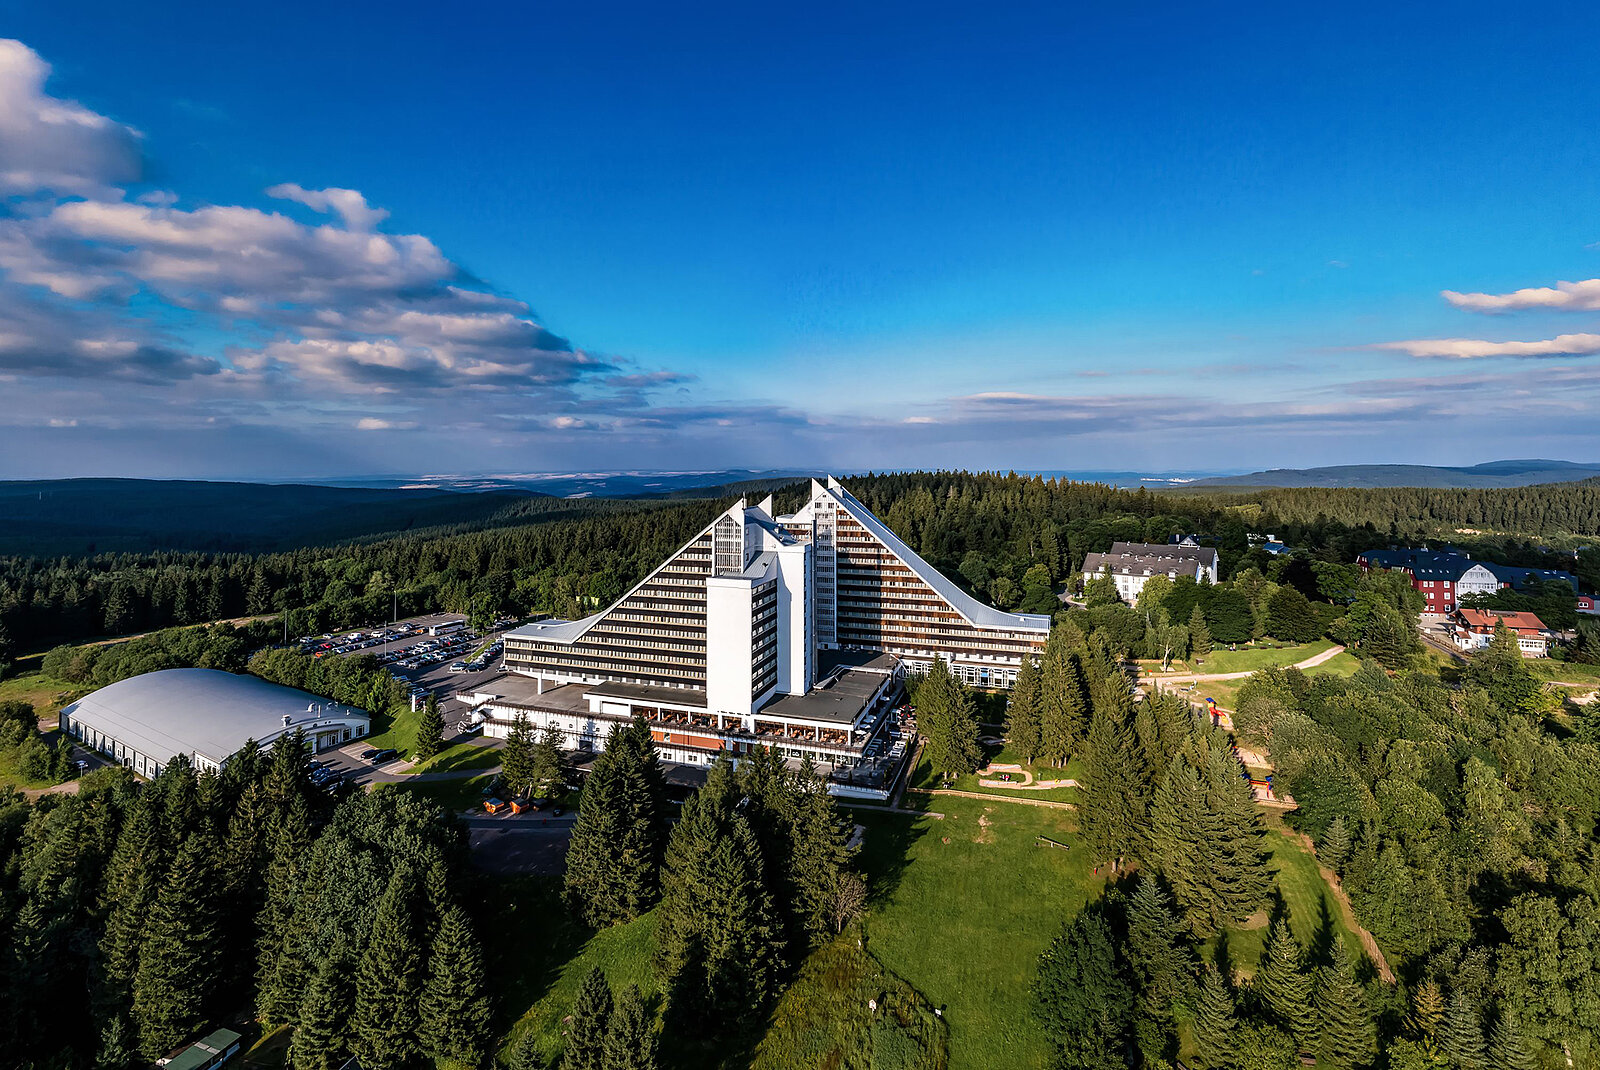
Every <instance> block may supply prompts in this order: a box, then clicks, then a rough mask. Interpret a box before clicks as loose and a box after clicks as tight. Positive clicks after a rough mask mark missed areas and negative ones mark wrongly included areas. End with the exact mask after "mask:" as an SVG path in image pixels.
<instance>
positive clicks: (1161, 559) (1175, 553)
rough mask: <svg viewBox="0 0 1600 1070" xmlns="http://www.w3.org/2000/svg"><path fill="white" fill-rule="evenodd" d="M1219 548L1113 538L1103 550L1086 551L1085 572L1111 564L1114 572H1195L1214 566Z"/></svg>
mask: <svg viewBox="0 0 1600 1070" xmlns="http://www.w3.org/2000/svg"><path fill="white" fill-rule="evenodd" d="M1216 565H1217V551H1216V548H1215V547H1211V546H1175V545H1172V544H1170V543H1149V542H1114V543H1112V544H1111V549H1110V550H1109V551H1108V552H1106V553H1103V554H1094V553H1091V554H1085V555H1084V557H1083V571H1084V573H1085V574H1086V575H1087V574H1090V573H1096V574H1097V573H1099V572H1101V571H1102V570H1104V569H1106V568H1109V569H1110V570H1111V572H1112V574H1113V575H1121V576H1165V575H1167V574H1168V573H1169V572H1175V573H1181V574H1183V575H1186V576H1192V575H1193V574H1194V572H1195V570H1196V569H1197V568H1198V567H1200V566H1204V567H1206V568H1215V567H1216Z"/></svg>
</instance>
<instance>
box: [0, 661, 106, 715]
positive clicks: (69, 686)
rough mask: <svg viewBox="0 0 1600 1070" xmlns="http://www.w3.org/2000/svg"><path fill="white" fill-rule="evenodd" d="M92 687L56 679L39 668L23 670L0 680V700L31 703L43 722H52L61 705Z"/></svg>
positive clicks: (85, 693)
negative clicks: (34, 670)
mask: <svg viewBox="0 0 1600 1070" xmlns="http://www.w3.org/2000/svg"><path fill="white" fill-rule="evenodd" d="M91 690H93V689H92V688H88V687H83V686H81V685H79V684H74V683H71V682H69V681H67V680H58V679H56V678H55V677H53V676H46V675H45V674H44V673H42V672H24V673H18V674H17V675H16V676H8V677H6V678H5V679H3V680H0V702H10V701H13V700H20V701H22V702H26V703H28V704H29V705H31V706H32V707H33V709H34V712H35V713H37V714H38V715H39V720H40V721H41V722H42V723H43V724H44V725H45V726H48V725H49V724H51V723H53V722H54V721H55V719H56V714H58V713H59V712H60V711H61V707H63V706H65V705H66V704H67V703H69V702H72V701H73V700H75V699H78V698H81V697H82V696H84V695H87V694H88V693H89V692H90V691H91Z"/></svg>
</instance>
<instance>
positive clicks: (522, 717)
mask: <svg viewBox="0 0 1600 1070" xmlns="http://www.w3.org/2000/svg"><path fill="white" fill-rule="evenodd" d="M533 748H534V735H533V725H532V724H531V723H530V722H529V721H528V715H527V714H525V713H519V714H517V716H516V718H515V719H514V720H513V721H512V722H511V731H510V733H509V734H508V735H507V736H506V745H505V749H504V750H502V751H501V752H500V783H501V784H502V785H503V786H504V787H503V790H504V791H505V792H506V794H507V795H524V794H526V793H527V792H528V791H529V790H530V789H531V788H532V786H533V758H534V755H533ZM600 760H604V755H602V756H601V759H600ZM595 764H596V765H598V764H599V761H597V762H596V763H595Z"/></svg>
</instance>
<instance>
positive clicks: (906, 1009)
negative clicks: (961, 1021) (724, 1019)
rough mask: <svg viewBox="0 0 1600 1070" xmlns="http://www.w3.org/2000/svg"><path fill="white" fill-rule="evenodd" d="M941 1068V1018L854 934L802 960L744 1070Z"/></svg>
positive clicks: (944, 1042)
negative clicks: (867, 951)
mask: <svg viewBox="0 0 1600 1070" xmlns="http://www.w3.org/2000/svg"><path fill="white" fill-rule="evenodd" d="M873 1002H876V1003H877V1007H876V1009H873V1007H872V1003H873ZM948 1065H949V1052H948V1039H947V1034H946V1030H945V1025H944V1022H943V1020H942V1019H940V1018H939V1017H938V1016H936V1015H935V1014H934V1009H933V1007H932V1005H931V1004H929V1003H928V1001H927V1000H926V999H924V998H923V996H922V994H921V993H919V992H918V991H917V990H916V989H915V988H913V987H911V985H909V984H907V983H906V982H905V980H904V979H902V978H900V977H897V976H895V975H894V974H893V973H892V972H890V971H888V970H886V969H884V967H883V964H882V963H880V962H878V960H877V959H875V958H874V957H873V956H871V955H869V954H867V953H866V952H865V951H863V950H862V949H861V948H860V947H859V946H858V944H857V939H856V936H855V934H854V933H847V934H846V935H844V936H841V937H839V938H838V939H837V940H835V941H834V942H833V943H831V944H827V945H825V946H823V947H821V948H819V949H817V950H816V951H815V952H813V953H812V954H811V956H810V958H808V959H806V962H805V965H804V966H802V967H801V969H800V972H799V974H798V975H797V976H796V977H795V979H794V983H793V984H792V985H790V986H789V989H788V991H786V992H785V993H784V994H783V996H782V997H781V998H780V999H779V1000H778V1004H777V1006H776V1007H774V1008H773V1011H772V1018H771V1022H770V1024H769V1026H768V1029H767V1034H766V1036H765V1037H763V1038H762V1039H761V1041H760V1043H759V1044H757V1045H756V1050H755V1053H754V1056H753V1057H752V1059H751V1062H750V1067H751V1070H796V1068H799V1067H829V1068H832V1070H944V1068H945V1067H946V1066H948Z"/></svg>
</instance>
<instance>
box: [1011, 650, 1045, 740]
mask: <svg viewBox="0 0 1600 1070" xmlns="http://www.w3.org/2000/svg"><path fill="white" fill-rule="evenodd" d="M1041 712H1042V711H1041V710H1040V694H1039V667H1038V665H1037V663H1035V662H1034V660H1033V659H1032V658H1031V657H1027V658H1023V659H1022V668H1021V669H1020V670H1018V672H1017V682H1016V684H1015V685H1014V686H1013V687H1012V688H1011V698H1010V700H1009V701H1008V702H1007V703H1006V740H1007V742H1009V743H1010V744H1011V749H1012V750H1014V751H1016V752H1017V753H1018V754H1020V755H1022V761H1023V762H1024V764H1030V765H1031V764H1032V763H1033V760H1034V759H1035V758H1037V757H1038V756H1039V748H1040V746H1041V744H1042V743H1043V736H1042V732H1043V724H1042V722H1041Z"/></svg>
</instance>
